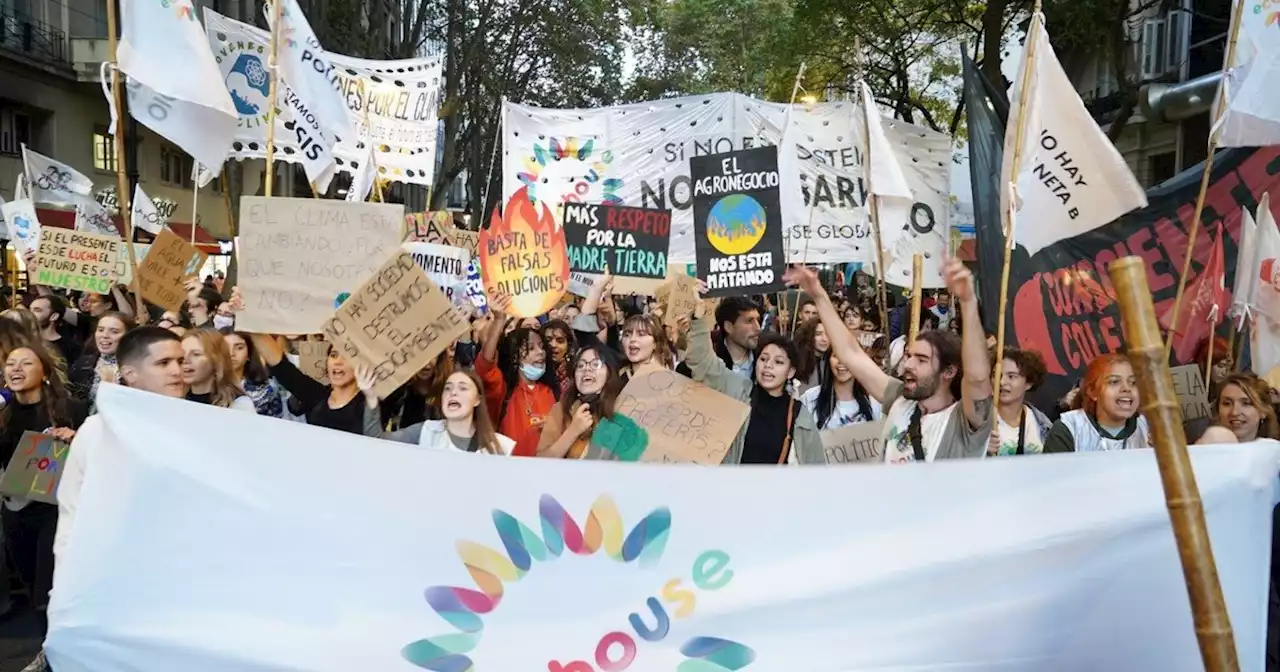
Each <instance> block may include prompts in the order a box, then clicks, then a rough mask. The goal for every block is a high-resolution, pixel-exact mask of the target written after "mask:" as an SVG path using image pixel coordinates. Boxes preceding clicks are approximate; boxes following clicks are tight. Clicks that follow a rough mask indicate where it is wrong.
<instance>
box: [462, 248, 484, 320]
mask: <svg viewBox="0 0 1280 672" xmlns="http://www.w3.org/2000/svg"><path fill="white" fill-rule="evenodd" d="M467 298H468V299H470V300H471V303H472V305H474V306H475V307H476V313H477V314H480V315H484V314H485V313H488V312H489V300H488V299H486V298H485V296H484V280H483V279H481V278H480V261H479V259H478V258H476V257H471V261H470V262H469V263H468V264H467Z"/></svg>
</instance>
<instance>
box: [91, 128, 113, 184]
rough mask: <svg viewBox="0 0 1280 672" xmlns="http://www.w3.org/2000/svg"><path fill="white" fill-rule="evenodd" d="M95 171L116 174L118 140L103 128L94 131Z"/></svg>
mask: <svg viewBox="0 0 1280 672" xmlns="http://www.w3.org/2000/svg"><path fill="white" fill-rule="evenodd" d="M93 169H94V170H98V171H102V172H106V173H114V172H116V139H115V137H114V136H112V135H109V134H108V133H107V129H105V128H102V127H101V126H99V127H98V128H95V129H93Z"/></svg>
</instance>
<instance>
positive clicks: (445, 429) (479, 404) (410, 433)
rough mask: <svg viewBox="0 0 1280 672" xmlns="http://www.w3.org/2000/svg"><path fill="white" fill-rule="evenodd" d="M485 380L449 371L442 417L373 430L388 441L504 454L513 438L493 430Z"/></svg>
mask: <svg viewBox="0 0 1280 672" xmlns="http://www.w3.org/2000/svg"><path fill="white" fill-rule="evenodd" d="M483 391H484V383H483V381H481V380H480V376H478V375H476V374H475V372H473V371H467V370H460V371H454V372H452V373H450V374H449V377H448V378H447V379H446V380H445V383H444V387H443V390H442V391H441V393H440V413H441V415H442V416H443V419H441V420H424V421H422V422H419V423H416V424H413V425H410V426H408V427H405V428H403V429H399V430H396V431H393V432H372V433H370V436H379V437H381V438H383V439H386V440H388V441H396V442H399V443H412V444H417V445H418V446H420V447H422V448H433V449H436V450H456V451H461V452H464V453H488V454H490V455H507V454H509V453H510V452H511V449H512V448H513V447H514V446H515V443H516V442H515V441H513V440H511V439H510V438H508V437H506V436H503V435H501V434H498V433H496V432H494V430H493V421H492V420H490V419H489V410H488V408H487V407H486V406H485V403H484V394H483Z"/></svg>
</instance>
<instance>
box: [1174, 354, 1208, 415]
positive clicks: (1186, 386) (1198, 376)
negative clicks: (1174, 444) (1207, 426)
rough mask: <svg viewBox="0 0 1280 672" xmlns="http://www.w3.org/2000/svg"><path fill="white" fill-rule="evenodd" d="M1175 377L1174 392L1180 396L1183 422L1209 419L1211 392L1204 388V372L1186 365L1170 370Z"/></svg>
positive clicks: (1193, 365) (1194, 366)
mask: <svg viewBox="0 0 1280 672" xmlns="http://www.w3.org/2000/svg"><path fill="white" fill-rule="evenodd" d="M1169 373H1170V374H1172V375H1173V391H1174V392H1176V393H1177V394H1178V405H1179V406H1181V407H1182V419H1183V420H1198V419H1200V418H1207V417H1209V416H1210V415H1211V414H1210V413H1209V390H1208V389H1207V388H1205V386H1204V372H1203V371H1201V370H1200V367H1199V366H1197V365H1195V364H1185V365H1183V366H1175V367H1173V368H1171V369H1169Z"/></svg>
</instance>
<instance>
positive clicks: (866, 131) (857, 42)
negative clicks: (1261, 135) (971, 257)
mask: <svg viewBox="0 0 1280 672" xmlns="http://www.w3.org/2000/svg"><path fill="white" fill-rule="evenodd" d="M853 58H854V66H853V67H854V70H855V71H856V72H857V73H858V89H859V93H858V95H859V96H861V95H862V92H861V89H862V85H863V84H864V83H865V82H866V73H865V72H864V71H863V69H862V39H861V38H854V42H853ZM858 107H859V108H862V107H863V105H861V104H859V105H858ZM862 164H863V168H865V172H866V175H867V219H868V220H870V221H871V235H872V237H873V241H874V242H875V246H876V287H877V292H878V297H879V303H880V331H881V332H882V333H885V334H887V333H889V293H888V289H889V288H888V283H886V282H885V274H886V273H888V269H886V268H885V265H884V246H883V245H882V244H881V242H880V241H881V237H880V204H879V200H878V199H877V198H876V192H875V185H874V184H872V182H871V120H870V119H868V118H867V110H863V114H862ZM881 365H882V366H886V367H887V366H888V365H889V354H888V351H887V350H886V351H885V361H883V362H881Z"/></svg>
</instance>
